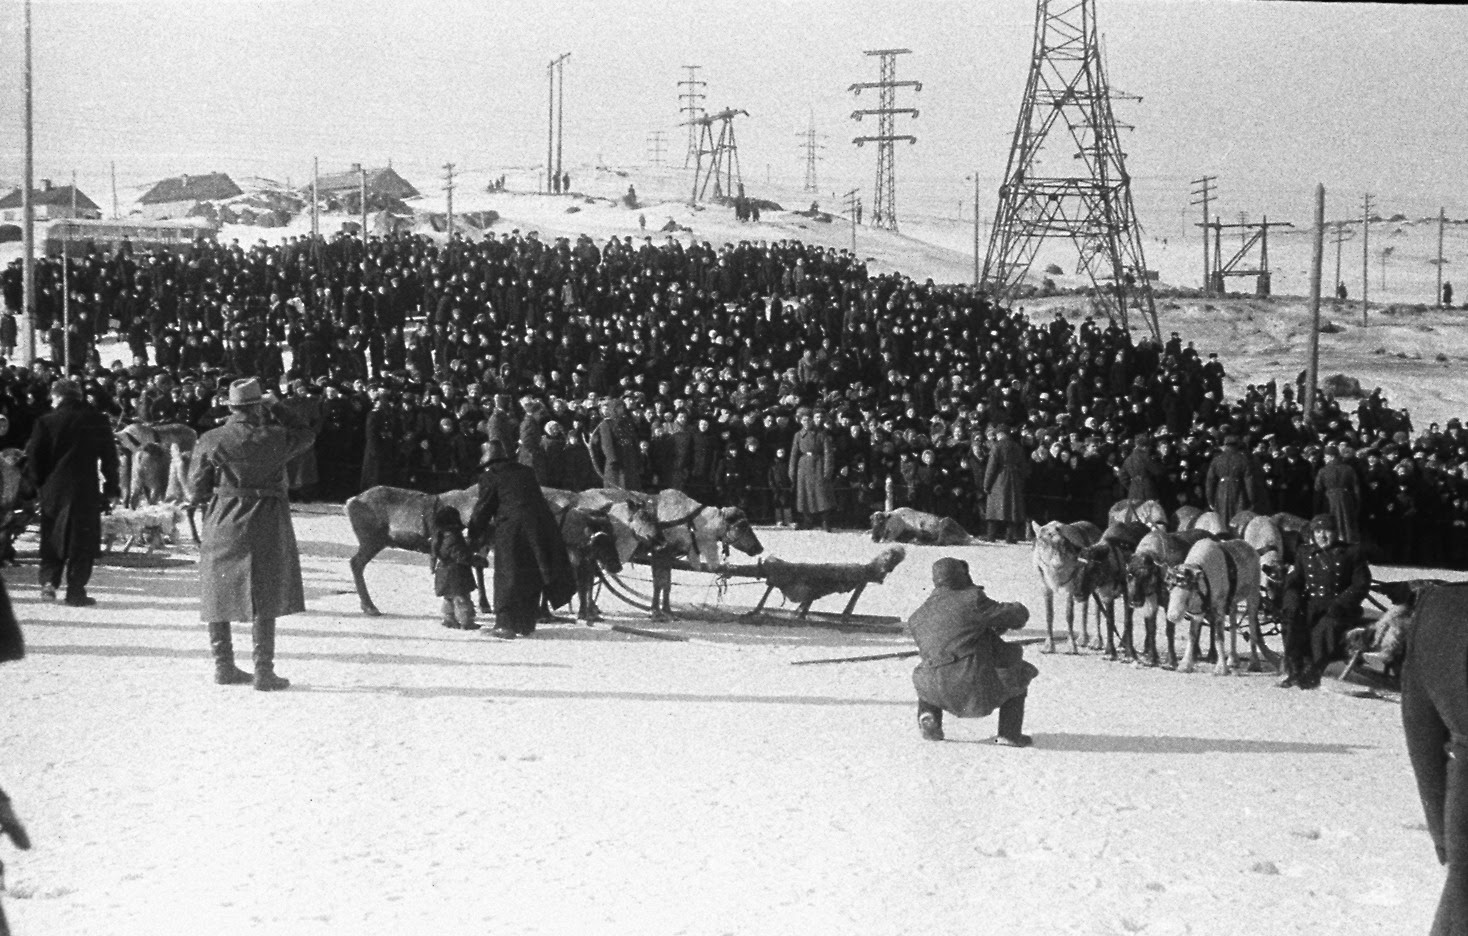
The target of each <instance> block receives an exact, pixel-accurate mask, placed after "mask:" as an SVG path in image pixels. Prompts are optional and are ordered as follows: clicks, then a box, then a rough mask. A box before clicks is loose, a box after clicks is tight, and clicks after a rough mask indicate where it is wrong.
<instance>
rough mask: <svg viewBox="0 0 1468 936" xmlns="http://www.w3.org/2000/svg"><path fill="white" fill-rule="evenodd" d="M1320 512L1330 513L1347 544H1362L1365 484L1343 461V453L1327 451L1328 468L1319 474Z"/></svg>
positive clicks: (1317, 488)
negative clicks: (1362, 497) (1362, 492)
mask: <svg viewBox="0 0 1468 936" xmlns="http://www.w3.org/2000/svg"><path fill="white" fill-rule="evenodd" d="M1315 492H1316V498H1315V499H1316V509H1317V510H1325V511H1329V513H1330V515H1331V516H1332V517H1333V518H1335V527H1336V529H1337V530H1339V531H1340V537H1341V539H1342V540H1343V541H1345V542H1347V543H1350V544H1353V545H1354V544H1356V543H1359V542H1361V480H1360V478H1358V477H1357V476H1356V471H1355V469H1353V468H1352V467H1351V466H1350V465H1347V464H1346V463H1345V462H1343V461H1341V453H1340V449H1339V448H1338V447H1337V446H1335V445H1334V444H1332V445H1327V446H1326V447H1325V465H1324V466H1322V467H1321V469H1320V470H1319V471H1317V472H1315Z"/></svg>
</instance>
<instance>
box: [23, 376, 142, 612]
mask: <svg viewBox="0 0 1468 936" xmlns="http://www.w3.org/2000/svg"><path fill="white" fill-rule="evenodd" d="M51 407H52V411H51V412H50V413H47V414H46V415H44V416H42V417H41V418H40V419H38V420H36V424H35V427H34V428H33V429H32V430H31V438H30V442H29V444H27V446H26V456H25V464H26V469H25V470H26V473H27V475H28V476H29V478H30V481H31V483H33V484H34V485H35V486H36V489H37V491H38V492H39V494H40V509H41V550H40V552H41V568H40V582H41V597H42V598H43V599H45V600H47V601H54V600H55V599H56V589H57V587H58V586H59V585H60V584H61V579H62V573H63V572H64V573H65V577H66V603H67V604H69V605H77V606H79V607H86V606H88V605H94V604H96V603H97V600H96V599H95V598H93V597H91V596H90V595H88V594H87V583H88V582H89V581H91V578H92V565H93V563H95V562H96V561H97V554H98V552H100V551H101V548H102V511H103V509H104V508H105V507H106V506H107V502H108V501H111V500H115V499H116V498H118V497H119V496H120V494H121V491H120V488H119V485H118V471H117V444H116V442H115V440H114V438H113V435H112V426H111V425H110V424H109V423H108V422H107V417H106V416H104V415H102V413H100V412H98V411H97V410H96V409H95V408H94V407H92V406H90V405H89V404H88V403H87V402H86V401H85V400H84V399H83V398H82V391H81V387H79V386H77V384H76V382H75V381H72V380H67V379H61V380H58V381H56V382H55V383H53V384H52V385H51ZM99 468H100V469H101V476H102V484H101V487H100V489H99V487H98V484H97V477H98V475H97V472H98V469H99Z"/></svg>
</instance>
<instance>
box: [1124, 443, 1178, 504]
mask: <svg viewBox="0 0 1468 936" xmlns="http://www.w3.org/2000/svg"><path fill="white" fill-rule="evenodd" d="M1166 479H1167V472H1166V471H1164V470H1163V468H1162V466H1161V465H1159V464H1158V463H1157V459H1155V458H1153V457H1152V453H1151V452H1148V451H1147V450H1146V449H1145V448H1140V447H1139V448H1135V449H1133V450H1132V453H1131V454H1130V455H1128V456H1127V457H1126V459H1125V460H1124V461H1123V462H1122V463H1121V469H1120V470H1119V471H1118V472H1117V480H1119V481H1120V482H1121V486H1122V488H1123V489H1124V490H1125V492H1126V493H1124V494H1123V495H1122V496H1123V497H1125V498H1126V499H1127V500H1133V501H1149V500H1155V501H1160V500H1162V486H1163V482H1164V481H1165V480H1166Z"/></svg>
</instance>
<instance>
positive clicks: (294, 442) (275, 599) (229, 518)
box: [189, 404, 316, 621]
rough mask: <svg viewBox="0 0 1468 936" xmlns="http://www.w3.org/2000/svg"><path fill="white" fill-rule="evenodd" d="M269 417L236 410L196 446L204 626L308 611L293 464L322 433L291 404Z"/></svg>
mask: <svg viewBox="0 0 1468 936" xmlns="http://www.w3.org/2000/svg"><path fill="white" fill-rule="evenodd" d="M269 416H270V419H264V420H262V419H260V416H259V415H257V414H254V413H250V412H249V411H248V410H246V411H240V412H235V413H232V414H231V415H230V417H229V419H228V420H227V421H226V422H225V424H224V425H222V426H220V427H219V428H218V429H211V430H210V431H208V432H206V433H204V434H203V435H202V436H200V437H199V441H198V443H197V444H196V445H195V446H194V457H193V463H192V464H191V465H190V467H189V490H190V492H191V496H192V498H193V500H194V502H195V503H203V504H204V505H205V507H204V513H203V520H202V522H201V523H200V524H199V539H200V543H199V605H200V607H199V618H200V619H201V620H204V621H253V620H255V619H257V618H277V617H281V616H282V615H286V614H295V613H296V612H298V611H304V610H306V599H305V592H304V589H303V587H302V584H301V558H300V553H299V552H298V550H297V548H296V534H295V530H294V529H292V527H291V506H290V501H289V500H288V499H287V496H286V465H287V464H288V463H289V462H290V460H291V459H292V458H295V457H296V456H297V455H299V454H301V453H302V452H304V451H306V450H307V449H309V448H310V447H311V446H312V445H313V444H315V442H316V434H315V433H314V432H312V431H311V429H310V428H309V427H307V426H306V425H305V424H304V423H303V422H302V421H301V420H300V418H299V417H298V416H296V414H295V413H293V412H291V411H290V410H289V409H287V408H286V407H284V406H281V405H278V404H277V405H274V406H271V407H270V409H269ZM257 420H258V421H257ZM272 420H273V421H272Z"/></svg>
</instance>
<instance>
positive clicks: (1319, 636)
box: [1279, 514, 1371, 689]
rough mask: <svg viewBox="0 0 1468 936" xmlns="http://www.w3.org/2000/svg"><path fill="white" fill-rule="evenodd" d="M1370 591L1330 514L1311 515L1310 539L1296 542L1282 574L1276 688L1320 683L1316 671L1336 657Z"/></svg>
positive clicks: (1367, 576)
mask: <svg viewBox="0 0 1468 936" xmlns="http://www.w3.org/2000/svg"><path fill="white" fill-rule="evenodd" d="M1370 590H1371V568H1370V567H1369V566H1368V565H1367V564H1366V562H1365V560H1363V559H1362V558H1361V553H1360V550H1359V549H1358V548H1356V547H1354V546H1351V545H1349V544H1347V543H1343V542H1341V541H1340V538H1339V536H1338V535H1337V533H1336V527H1335V520H1334V518H1332V517H1331V515H1330V514H1320V515H1318V516H1316V517H1315V519H1313V520H1311V521H1310V542H1308V543H1301V544H1300V550H1299V554H1298V555H1297V556H1296V557H1295V565H1294V567H1293V568H1291V569H1290V573H1289V575H1288V576H1286V578H1285V585H1284V601H1283V612H1284V613H1283V618H1284V621H1285V628H1284V631H1285V634H1284V637H1285V670H1286V676H1285V679H1284V681H1283V682H1281V683H1280V684H1279V685H1280V686H1281V687H1283V688H1289V687H1291V686H1298V687H1299V688H1301V689H1314V688H1316V687H1317V686H1319V685H1320V674H1321V673H1322V672H1324V670H1325V667H1326V664H1328V663H1330V661H1331V660H1332V659H1333V658H1334V657H1335V656H1336V655H1337V653H1338V651H1339V649H1340V647H1341V644H1342V641H1343V640H1344V638H1345V634H1346V631H1348V630H1350V629H1351V628H1353V627H1356V626H1357V625H1359V624H1360V623H1361V602H1362V601H1365V600H1366V595H1367V593H1368V592H1369V591H1370ZM1301 605H1303V608H1302V607H1301ZM1307 660H1308V662H1307Z"/></svg>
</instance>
